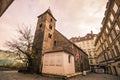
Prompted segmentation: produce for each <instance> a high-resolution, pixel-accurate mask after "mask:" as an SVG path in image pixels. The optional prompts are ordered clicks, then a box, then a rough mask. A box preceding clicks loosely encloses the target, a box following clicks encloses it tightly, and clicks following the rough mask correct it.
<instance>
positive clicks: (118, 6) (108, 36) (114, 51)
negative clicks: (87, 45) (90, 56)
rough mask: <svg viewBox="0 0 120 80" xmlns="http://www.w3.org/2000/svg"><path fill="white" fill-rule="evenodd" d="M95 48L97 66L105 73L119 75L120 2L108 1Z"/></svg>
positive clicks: (117, 0) (118, 0) (119, 0)
mask: <svg viewBox="0 0 120 80" xmlns="http://www.w3.org/2000/svg"><path fill="white" fill-rule="evenodd" d="M95 46H96V53H97V54H98V57H97V61H98V63H99V66H100V67H101V68H103V69H104V70H105V72H106V73H109V74H113V75H120V0H108V2H107V5H106V11H105V17H104V18H103V21H102V27H101V31H100V33H99V35H98V36H97V39H96V41H95Z"/></svg>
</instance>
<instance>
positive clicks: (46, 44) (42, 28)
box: [33, 9, 90, 76]
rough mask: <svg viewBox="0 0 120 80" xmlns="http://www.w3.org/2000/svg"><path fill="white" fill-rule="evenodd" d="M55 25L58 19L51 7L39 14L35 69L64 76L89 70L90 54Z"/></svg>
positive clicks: (34, 48) (35, 39)
mask: <svg viewBox="0 0 120 80" xmlns="http://www.w3.org/2000/svg"><path fill="white" fill-rule="evenodd" d="M55 27H56V19H55V17H54V16H53V14H52V12H51V10H50V9H48V10H46V11H45V12H44V13H43V14H41V15H39V16H38V22H37V26H36V31H35V36H34V42H33V50H34V54H35V55H36V56H37V60H35V61H34V70H35V71H36V72H39V73H42V74H52V75H62V76H67V75H68V74H74V73H77V72H82V71H88V70H89V69H90V66H89V61H88V55H87V54H86V53H85V52H84V51H83V50H82V49H80V48H79V47H77V46H76V45H75V44H74V43H72V42H71V41H70V40H68V39H67V38H66V37H65V36H64V35H62V34H61V33H60V32H59V31H58V30H56V29H55ZM66 30H67V29H66Z"/></svg>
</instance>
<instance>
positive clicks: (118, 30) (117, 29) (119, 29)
mask: <svg viewBox="0 0 120 80" xmlns="http://www.w3.org/2000/svg"><path fill="white" fill-rule="evenodd" d="M115 31H116V33H117V34H118V33H119V32H120V28H119V27H118V25H117V23H116V24H115Z"/></svg>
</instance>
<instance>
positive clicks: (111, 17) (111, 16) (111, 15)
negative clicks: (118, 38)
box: [110, 13, 114, 21]
mask: <svg viewBox="0 0 120 80" xmlns="http://www.w3.org/2000/svg"><path fill="white" fill-rule="evenodd" d="M110 19H111V21H113V19H114V17H113V14H112V13H111V14H110Z"/></svg>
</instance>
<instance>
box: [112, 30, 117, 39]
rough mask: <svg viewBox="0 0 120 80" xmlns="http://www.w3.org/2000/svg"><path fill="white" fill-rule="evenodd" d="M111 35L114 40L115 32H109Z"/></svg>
mask: <svg viewBox="0 0 120 80" xmlns="http://www.w3.org/2000/svg"><path fill="white" fill-rule="evenodd" d="M111 35H112V37H113V39H115V37H116V35H115V32H114V31H113V30H112V31H111Z"/></svg>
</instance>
